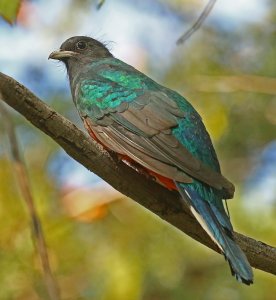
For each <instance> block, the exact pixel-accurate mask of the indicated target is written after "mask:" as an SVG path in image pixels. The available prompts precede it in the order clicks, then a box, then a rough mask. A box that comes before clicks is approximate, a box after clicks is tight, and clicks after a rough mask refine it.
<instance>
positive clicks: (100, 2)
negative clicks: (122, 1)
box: [97, 0, 105, 10]
mask: <svg viewBox="0 0 276 300" xmlns="http://www.w3.org/2000/svg"><path fill="white" fill-rule="evenodd" d="M104 3H105V0H98V3H97V9H98V10H99V9H101V8H102V6H103V5H104Z"/></svg>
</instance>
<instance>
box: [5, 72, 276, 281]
mask: <svg viewBox="0 0 276 300" xmlns="http://www.w3.org/2000/svg"><path fill="white" fill-rule="evenodd" d="M0 94H1V95H2V100H4V101H5V102H6V103H7V104H9V105H10V106H11V107H13V108H14V109H15V110H17V111H18V112H19V113H21V114H22V115H23V116H24V117H25V118H26V119H27V120H29V121H30V122H31V123H32V124H33V125H34V126H36V127H37V128H39V129H40V130H42V131H43V132H44V133H46V134H47V135H49V136H50V137H51V138H52V139H53V140H55V141H56V142H57V143H58V144H59V145H60V146H61V147H62V148H63V149H64V150H65V151H66V152H67V153H68V154H69V155H70V156H71V157H73V158H74V159H75V160H77V161H78V162H80V163H81V164H82V165H83V166H85V167H86V168H87V169H89V170H91V171H92V172H94V173H95V174H97V175H99V176H100V177H102V178H103V179H104V180H105V181H106V182H108V183H109V184H111V185H112V186H113V187H114V188H115V189H117V190H118V191H120V192H122V193H123V194H125V195H127V196H128V197H130V198H132V199H133V200H135V201H136V202H138V203H140V204H141V205H143V206H144V207H146V208H147V209H149V210H150V211H152V212H153V213H155V214H156V215H158V216H159V217H160V218H162V219H164V220H165V221H167V222H168V223H170V224H171V225H173V226H175V227H177V228H178V229H179V230H181V231H182V232H185V233H186V234H187V235H189V236H191V237H192V238H194V239H196V240H197V241H199V242H200V243H202V244H204V245H206V246H208V247H209V248H211V249H213V250H215V251H218V249H217V248H216V246H215V245H214V244H213V242H212V241H211V240H210V239H209V237H208V236H207V235H206V234H205V232H204V231H203V230H202V228H201V227H200V226H199V225H198V223H197V222H196V221H195V219H194V218H193V217H192V216H191V215H190V213H189V211H188V210H187V209H186V208H185V207H183V206H182V204H181V203H182V202H181V201H180V199H179V196H178V194H177V193H176V192H170V191H168V190H166V189H165V188H163V187H162V186H160V185H158V184H157V183H155V182H153V181H150V180H148V179H146V178H145V177H144V176H143V175H140V174H138V173H137V172H136V171H134V170H133V169H131V168H129V167H128V166H127V165H125V164H124V163H121V162H119V161H115V160H114V159H112V157H111V156H110V155H109V154H108V153H107V152H105V151H104V150H103V149H102V148H101V147H100V146H98V145H97V144H95V143H94V142H93V141H92V140H91V139H90V138H89V137H88V136H87V135H86V134H85V133H84V132H83V131H81V130H80V129H78V128H77V127H76V126H75V125H74V124H72V123H71V122H70V121H68V120H67V119H65V118H64V117H62V116H61V115H60V114H58V113H57V112H55V111H54V110H52V109H51V108H50V107H49V106H47V105H46V104H45V103H43V102H42V101H41V100H40V99H38V98H37V97H36V96H35V95H33V94H32V93H31V92H30V91H29V90H28V89H26V88H25V87H24V86H22V85H21V84H19V83H18V82H16V81H15V80H14V79H12V78H10V77H8V76H6V75H4V74H2V73H0ZM235 237H236V241H237V243H238V244H239V245H240V246H241V248H242V249H243V250H244V252H245V253H246V255H247V257H248V260H249V262H250V264H251V265H252V266H253V267H255V268H257V269H260V270H263V271H266V272H269V273H272V274H275V275H276V248H273V247H271V246H269V245H266V244H264V243H262V242H259V241H256V240H254V239H252V238H249V237H246V236H244V235H241V234H239V233H236V234H235Z"/></svg>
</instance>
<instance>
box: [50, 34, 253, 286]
mask: <svg viewBox="0 0 276 300" xmlns="http://www.w3.org/2000/svg"><path fill="white" fill-rule="evenodd" d="M49 58H52V59H57V60H60V61H62V62H64V63H65V65H66V68H67V71H68V75H69V80H70V86H71V92H72V96H73V100H74V103H75V105H76V107H77V110H78V112H79V114H80V116H81V118H82V120H83V122H84V124H85V127H86V129H87V130H88V132H89V134H90V135H91V137H92V138H93V139H95V140H96V141H97V142H99V143H101V144H102V145H103V146H104V147H105V148H106V149H108V150H110V151H114V152H115V153H117V154H118V155H119V157H121V158H122V159H123V160H124V161H125V162H127V163H128V164H131V163H133V164H134V165H137V164H138V165H139V166H140V167H141V169H143V170H144V171H145V172H147V173H148V174H149V175H150V176H153V177H154V178H155V179H156V180H157V181H158V182H159V183H161V184H163V185H165V186H166V187H167V188H168V189H171V190H172V189H173V190H177V191H178V192H179V193H180V194H181V196H182V198H183V201H184V202H185V203H186V205H188V207H189V208H190V210H191V212H192V213H193V215H194V216H195V218H196V219H197V220H198V222H199V223H200V224H201V226H202V227H203V228H204V230H206V232H207V233H208V234H209V236H210V237H211V238H212V240H213V241H214V242H215V243H216V244H217V246H218V247H219V249H220V250H221V252H222V253H223V255H224V256H225V258H226V260H227V261H228V262H229V265H230V268H231V271H232V274H233V275H234V276H235V277H236V278H237V279H238V280H239V281H240V282H243V283H246V284H250V283H252V282H253V273H252V269H251V266H250V265H249V263H248V261H247V258H246V256H245V255H244V253H243V252H242V250H241V249H240V247H239V246H238V245H237V244H236V243H235V241H234V237H233V227H232V225H231V223H230V220H229V217H228V216H227V214H226V212H225V210H224V207H223V203H222V199H227V198H232V197H233V195H234V186H233V184H232V183H231V182H229V181H228V180H227V179H226V178H225V177H223V176H222V174H221V171H220V166H219V162H218V159H217V156H216V153H215V150H214V148H213V145H212V142H211V139H210V136H209V134H208V132H207V131H206V128H205V126H204V124H203V122H202V120H201V117H200V116H199V114H198V113H197V112H196V110H195V109H194V108H193V107H192V105H191V104H190V103H189V102H188V101H187V100H186V99H185V98H183V97H182V96H181V95H180V94H178V93H176V92H174V91H172V90H170V89H168V88H166V87H164V86H162V85H160V84H158V83H156V82H155V81H154V80H152V79H151V78H149V77H147V76H146V75H145V74H143V73H141V72H139V71H137V70H136V69H135V68H133V67H132V66H130V65H128V64H126V63H124V62H122V61H121V60H119V59H117V58H115V57H114V56H113V55H112V54H111V53H110V52H109V50H108V49H107V47H106V46H105V45H104V44H102V43H101V42H99V41H97V40H95V39H92V38H90V37H85V36H76V37H72V38H69V39H68V40H66V41H65V42H64V43H63V44H62V45H61V47H60V49H59V50H58V51H54V52H53V53H51V54H50V56H49Z"/></svg>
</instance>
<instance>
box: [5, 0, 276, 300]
mask: <svg viewBox="0 0 276 300" xmlns="http://www.w3.org/2000/svg"><path fill="white" fill-rule="evenodd" d="M109 1H111V0H108V1H106V3H105V4H104V6H103V7H102V9H101V12H103V10H104V9H105V6H106V5H108V2H109ZM98 2H99V1H94V4H95V5H96V4H97V3H98ZM153 2H154V1H153ZM157 2H162V3H163V5H167V6H168V7H171V8H173V9H174V10H175V11H177V12H178V13H179V12H181V13H182V12H183V14H184V13H186V11H185V9H186V8H187V9H188V11H193V12H195V7H196V9H199V8H200V1H180V0H179V1H157ZM90 4H91V2H90V1H68V5H67V6H66V7H65V8H64V14H63V15H62V16H61V18H60V19H59V20H56V24H55V26H56V31H55V32H54V33H52V34H57V35H58V34H59V33H60V32H61V31H66V30H68V31H69V29H72V28H74V22H75V21H74V18H72V16H73V14H76V10H78V11H82V13H86V12H87V10H88V7H89V5H90ZM192 4H193V5H192ZM183 5H184V7H185V9H183ZM266 5H268V6H269V10H268V11H269V13H268V15H267V17H266V19H265V20H262V22H255V23H250V24H248V25H246V26H244V27H243V28H239V29H238V30H234V31H231V30H229V29H228V30H226V29H224V27H220V26H219V25H217V26H214V24H212V25H210V24H209V25H208V24H205V25H204V26H203V27H202V28H201V30H200V31H198V32H197V33H196V35H194V36H193V37H192V42H190V43H186V44H185V46H184V47H176V48H175V52H174V53H173V55H172V57H173V59H172V61H171V63H170V65H169V66H168V68H167V69H166V70H165V73H164V75H163V80H162V84H164V85H166V86H169V87H170V88H172V89H175V90H178V91H179V92H180V93H182V94H184V95H185V97H187V98H188V99H189V100H190V101H191V102H192V103H193V104H194V106H195V107H196V108H197V109H198V110H199V112H200V114H201V115H202V117H203V120H204V122H205V124H206V126H207V128H208V130H209V131H210V134H211V136H212V137H213V140H214V142H215V145H216V149H217V150H218V154H219V157H220V160H221V163H222V168H223V172H224V173H225V174H226V175H227V177H229V178H230V179H232V180H233V181H234V182H236V183H238V182H239V183H242V182H244V180H245V179H246V178H247V177H248V175H249V173H250V171H251V169H252V168H253V167H254V165H253V158H254V157H255V156H256V154H258V153H260V151H261V150H262V149H264V148H265V146H266V145H267V144H268V143H269V142H270V141H272V140H274V139H275V124H276V120H275V115H276V104H275V100H276V99H275V95H276V92H275V79H273V78H272V77H273V76H275V70H276V59H275V57H276V55H275V49H276V40H275V38H273V34H274V37H275V27H274V25H273V24H275V22H276V4H275V1H273V0H271V1H266ZM189 7H190V10H189ZM160 18H161V16H160ZM188 19H189V20H191V16H189V17H188ZM191 21H192V20H191ZM67 26H68V27H69V28H68V27H67ZM51 28H52V29H53V27H51ZM145 34H148V33H145ZM163 46H164V45H162V47H163ZM147 68H148V70H144V71H145V72H146V73H152V74H153V76H152V77H154V74H155V72H156V76H157V75H158V74H157V72H158V70H155V68H154V67H152V66H151V63H150V61H149V62H148V65H147ZM163 71H164V70H163ZM60 75H61V76H62V75H63V74H60ZM273 80H274V81H273ZM63 100H64V99H59V98H58V97H57V96H56V95H55V96H53V98H52V99H50V105H53V106H54V107H55V108H56V109H57V110H58V111H59V112H62V113H63V114H64V115H66V116H70V117H72V116H73V118H76V113H75V112H72V109H73V106H69V105H67V104H66V102H65V101H63ZM14 117H15V122H16V124H17V127H18V135H19V137H20V138H21V143H22V145H23V147H24V152H25V160H26V162H27V165H28V170H29V173H30V174H29V175H30V178H31V183H32V190H33V194H34V198H35V199H36V205H37V207H38V211H39V215H40V217H41V221H42V224H43V229H44V231H45V236H46V240H47V244H48V247H49V257H50V261H51V265H52V268H53V271H54V273H55V276H56V279H57V281H58V284H59V286H60V289H61V293H62V299H65V300H69V299H70V300H71V299H72V300H77V299H97V300H139V299H143V300H184V299H187V300H189V299H194V300H196V299H206V300H208V299H210V300H216V299H218V300H220V299H223V300H227V299H229V300H230V299H231V300H240V299H252V300H259V299H264V300H273V299H275V295H276V279H275V277H274V276H273V275H271V274H266V273H264V272H261V271H257V270H255V284H254V285H253V286H251V287H247V286H243V285H241V284H239V283H237V282H236V281H235V280H234V278H232V277H231V275H230V271H229V268H228V265H227V263H226V262H225V261H224V259H223V257H222V256H220V255H217V254H215V253H214V252H213V251H211V250H209V249H207V248H205V247H204V246H202V245H200V244H199V243H197V242H195V241H194V240H191V239H190V238H188V237H187V236H184V235H183V234H182V233H180V232H179V231H177V230H176V229H175V228H172V227H171V226H169V225H168V224H166V223H164V222H162V221H161V220H160V219H159V218H157V217H156V216H154V215H153V214H151V213H150V212H148V211H146V210H145V209H143V208H142V207H140V206H138V205H137V204H135V203H134V202H133V201H131V200H130V199H127V198H125V197H123V196H122V195H118V193H115V192H114V194H112V193H113V192H111V191H110V189H109V188H108V187H106V186H103V187H102V189H101V193H99V187H97V188H95V187H93V186H92V187H89V189H87V188H78V189H77V188H76V189H73V190H72V189H70V188H68V187H64V186H63V187H61V186H60V185H59V183H58V182H57V180H56V178H55V177H54V176H53V175H50V174H49V172H48V169H49V164H50V163H51V161H52V159H53V157H55V154H56V153H57V151H58V149H59V147H58V146H57V145H56V144H55V143H54V142H53V141H51V139H50V138H48V137H46V136H45V135H43V134H42V133H40V132H38V130H37V129H35V128H33V127H32V126H30V125H29V124H27V123H26V122H25V121H24V120H23V119H22V118H21V117H20V116H18V115H17V114H16V115H15V116H14ZM0 126H1V122H0ZM0 141H1V143H0V166H1V167H0V189H1V193H0V227H1V235H0V282H1V288H0V300H2V299H3V300H6V299H16V300H21V299H22V300H25V299H28V300H36V299H46V296H45V295H46V293H45V287H44V283H43V280H42V275H41V266H40V263H39V261H38V258H37V254H36V251H35V249H34V246H33V243H32V236H31V233H30V232H31V231H30V226H29V225H30V224H29V222H30V220H29V217H28V215H27V214H26V209H25V207H24V205H23V201H22V199H21V196H20V194H19V192H18V189H17V185H16V182H15V178H14V175H13V170H12V165H11V163H10V160H9V155H8V153H9V149H8V147H7V146H6V139H5V133H4V131H3V129H2V127H0ZM91 176H92V174H91ZM241 187H242V186H241V185H238V186H237V190H238V191H237V193H236V197H235V200H234V201H232V200H231V201H229V205H230V212H231V218H232V222H233V223H234V227H235V229H236V230H237V231H239V230H241V231H242V232H244V233H246V234H247V235H249V236H252V237H253V238H256V239H257V240H262V241H264V242H267V243H268V244H274V245H275V244H276V236H275V234H274V232H273V231H274V228H275V225H276V224H275V210H272V209H271V210H270V211H269V213H266V214H264V213H262V211H255V212H252V211H250V212H249V211H247V210H246V206H245V205H242V199H241V198H240V193H239V191H240V189H241ZM88 195H90V198H91V199H90V200H91V201H88V200H87V199H88V198H89V196H88ZM112 195H113V196H112ZM115 200H116V201H115ZM260 201H262V199H260Z"/></svg>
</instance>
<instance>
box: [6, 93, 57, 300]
mask: <svg viewBox="0 0 276 300" xmlns="http://www.w3.org/2000/svg"><path fill="white" fill-rule="evenodd" d="M0 96H1V95H0ZM0 114H1V115H2V118H3V121H4V125H5V128H6V131H7V135H8V139H9V143H10V148H11V156H12V159H13V165H14V171H15V175H16V178H17V181H18V185H19V188H20V190H21V193H22V196H23V198H24V200H25V202H26V205H27V208H28V211H29V214H30V216H31V221H32V229H33V233H34V240H35V244H36V247H37V251H38V253H39V256H40V259H41V264H42V268H43V274H44V281H45V285H46V288H47V291H48V294H49V298H50V299H51V300H59V299H60V297H59V289H58V286H57V283H56V281H55V279H54V277H53V274H52V271H51V267H50V263H49V257H48V252H47V246H46V242H45V238H44V235H43V230H42V227H41V223H40V219H39V217H38V214H37V211H36V208H35V204H34V201H33V196H32V192H31V189H30V182H29V179H28V175H27V170H26V167H25V164H24V161H23V157H22V156H21V154H20V148H19V145H18V141H17V137H16V132H15V128H14V125H13V122H12V118H11V115H10V114H9V112H8V111H7V109H6V108H5V107H4V105H3V103H0Z"/></svg>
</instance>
